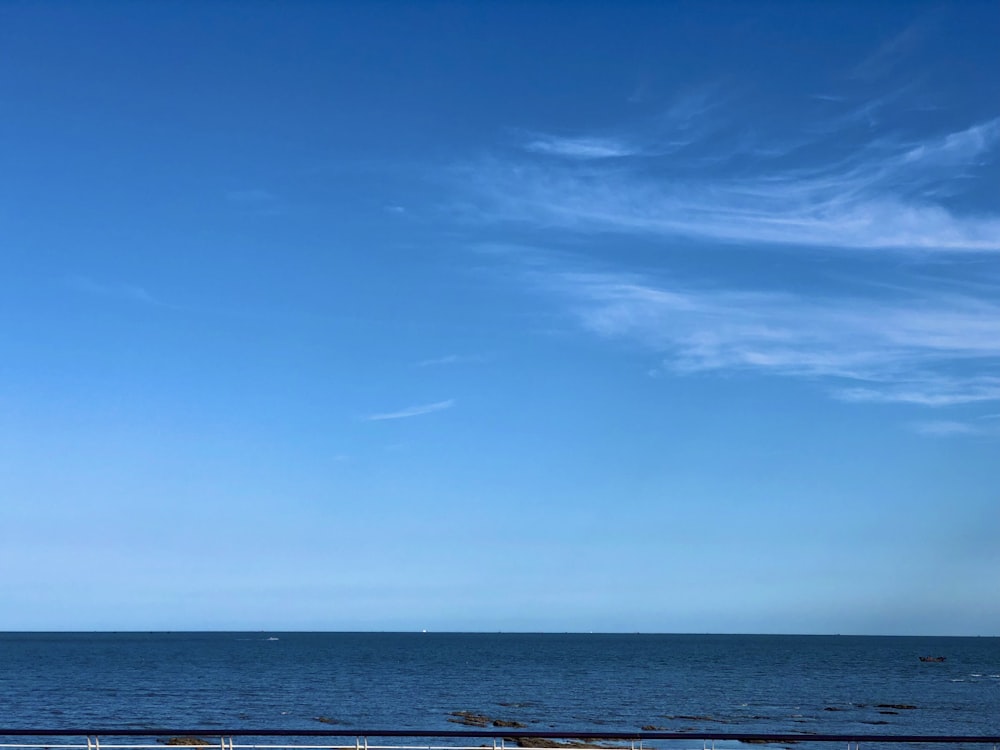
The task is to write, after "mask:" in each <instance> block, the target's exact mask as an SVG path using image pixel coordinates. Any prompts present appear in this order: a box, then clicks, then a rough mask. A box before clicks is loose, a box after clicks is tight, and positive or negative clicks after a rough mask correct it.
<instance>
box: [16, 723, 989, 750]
mask: <svg viewBox="0 0 1000 750" xmlns="http://www.w3.org/2000/svg"><path fill="white" fill-rule="evenodd" d="M0 737H87V738H91V737H138V738H149V737H220V738H227V739H228V738H232V737H287V738H291V737H303V738H305V737H312V738H316V737H329V738H339V737H354V738H371V737H376V738H377V737H412V738H418V737H419V738H422V737H427V738H438V739H462V738H466V739H496V740H507V741H511V740H515V739H519V738H524V739H550V740H575V741H577V742H580V741H587V742H601V741H608V740H633V741H645V740H705V741H709V740H711V741H744V742H776V743H777V742H846V743H860V742H865V743H870V742H899V743H932V744H933V743H938V744H940V743H955V744H959V743H961V744H966V743H968V744H993V745H1000V734H998V735H969V734H965V735H944V734H929V735H928V734H807V733H796V732H782V733H760V732H711V731H708V732H702V731H697V732H643V731H640V732H580V731H574V732H560V731H533V730H529V729H506V730H501V731H498V730H493V729H489V730H487V729H483V730H465V729H445V730H424V729H247V728H239V729H236V728H233V729H227V728H218V727H198V728H189V727H182V728H151V729H122V728H116V727H96V728H93V727H92V728H70V729H50V728H34V729H32V728H3V727H0ZM8 746H9V745H8ZM16 746H17V747H26V745H16ZM88 746H90V743H88V744H87V745H84V747H88ZM354 746H355V745H354V743H352V744H351V747H354ZM365 746H366V747H367V748H368V750H373V748H375V747H378V746H375V745H370V744H367V743H366V745H365ZM108 747H122V746H121V745H116V746H111V745H109V746H108ZM129 747H163V745H155V746H129ZM187 747H189V748H197V747H218V743H214V744H205V745H188V746H187ZM225 747H232V744H231V740H230V743H227V744H225ZM236 747H257V746H256V745H237V746H236ZM267 747H291V746H276V745H268V746H267ZM295 747H302V746H301V745H296V746H295ZM317 747H331V746H330V745H320V746H317ZM385 747H399V746H398V745H393V746H385ZM420 747H422V748H425V750H426V748H427V746H426V745H421V746H420ZM448 747H451V748H452V749H453V750H454V746H448Z"/></svg>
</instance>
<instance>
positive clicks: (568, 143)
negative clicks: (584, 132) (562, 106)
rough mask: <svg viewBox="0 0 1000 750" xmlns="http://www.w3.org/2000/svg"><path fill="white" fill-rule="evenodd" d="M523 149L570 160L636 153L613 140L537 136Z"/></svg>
mask: <svg viewBox="0 0 1000 750" xmlns="http://www.w3.org/2000/svg"><path fill="white" fill-rule="evenodd" d="M524 148H525V149H526V150H528V151H534V152H536V153H539V154H550V155H552V156H564V157H567V158H570V159H610V158H615V157H622V156H634V155H635V154H637V153H638V151H637V149H636V148H635V147H633V146H630V145H628V144H626V143H624V142H622V141H618V140H615V139H613V138H587V137H578V138H562V137H559V136H552V135H543V136H538V137H536V138H535V139H534V140H531V141H529V142H528V143H526V144H525V146H524Z"/></svg>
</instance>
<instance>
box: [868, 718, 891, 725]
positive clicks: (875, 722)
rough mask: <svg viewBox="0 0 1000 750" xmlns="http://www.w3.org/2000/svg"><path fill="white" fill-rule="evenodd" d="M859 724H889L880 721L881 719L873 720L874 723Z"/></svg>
mask: <svg viewBox="0 0 1000 750" xmlns="http://www.w3.org/2000/svg"><path fill="white" fill-rule="evenodd" d="M861 723H862V724H878V725H881V724H888V723H889V722H888V721H882V720H881V719H875V720H874V721H862V722H861Z"/></svg>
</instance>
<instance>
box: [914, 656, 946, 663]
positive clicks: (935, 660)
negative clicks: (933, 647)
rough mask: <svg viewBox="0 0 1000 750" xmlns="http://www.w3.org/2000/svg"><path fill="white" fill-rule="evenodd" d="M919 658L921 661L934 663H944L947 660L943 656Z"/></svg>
mask: <svg viewBox="0 0 1000 750" xmlns="http://www.w3.org/2000/svg"><path fill="white" fill-rule="evenodd" d="M918 658H919V659H920V661H933V662H942V661H944V660H945V657H943V656H921V657H918Z"/></svg>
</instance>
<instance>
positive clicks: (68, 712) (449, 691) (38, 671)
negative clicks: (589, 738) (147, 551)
mask: <svg viewBox="0 0 1000 750" xmlns="http://www.w3.org/2000/svg"><path fill="white" fill-rule="evenodd" d="M921 655H942V656H946V657H947V661H945V662H944V663H938V664H933V663H922V662H920V661H919V659H918V657H919V656H921ZM902 705H905V706H913V708H899V707H898V706H902ZM892 706H897V707H895V708H894V707H892ZM462 710H464V711H473V712H477V713H482V714H486V715H488V716H490V717H492V718H497V719H505V720H513V721H519V722H522V723H524V724H526V725H527V726H528V727H529V728H531V729H538V730H545V729H550V728H555V729H563V730H584V731H587V730H595V731H597V730H600V731H619V730H620V731H626V730H636V729H639V728H641V727H644V726H649V725H653V726H656V727H659V728H663V729H664V730H670V731H686V730H721V731H730V732H743V731H746V732H787V731H794V732H800V731H801V732H830V733H833V732H864V733H899V734H904V733H926V734H1000V639H998V638H902V637H848V636H731V635H726V636H710V635H583V634H579V635H541V634H539V635H530V634H495V635H494V634H434V633H427V634H420V633H412V634H410V633H407V634H402V633H400V634H392V633H276V634H270V633H267V634H257V633H254V634H249V633H152V634H110V633H106V634H53V633H47V634H38V633H7V634H0V714H2V718H0V725H3V726H6V727H51V728H61V727H86V726H95V725H99V726H103V727H107V726H115V727H128V728H151V727H163V726H175V727H176V726H188V727H190V726H198V727H206V728H211V727H227V728H243V727H245V728H261V727H270V728H278V729H283V728H288V729H316V728H324V727H326V726H327V725H326V724H323V723H319V722H318V721H317V719H318V718H320V717H323V718H324V719H326V720H328V721H329V722H337V726H342V727H345V728H352V727H355V728H367V729H373V728H386V729H389V728H407V729H409V728H412V729H430V730H436V729H456V728H461V727H459V726H457V725H456V724H454V723H450V722H449V718H452V716H451V712H453V711H462Z"/></svg>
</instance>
